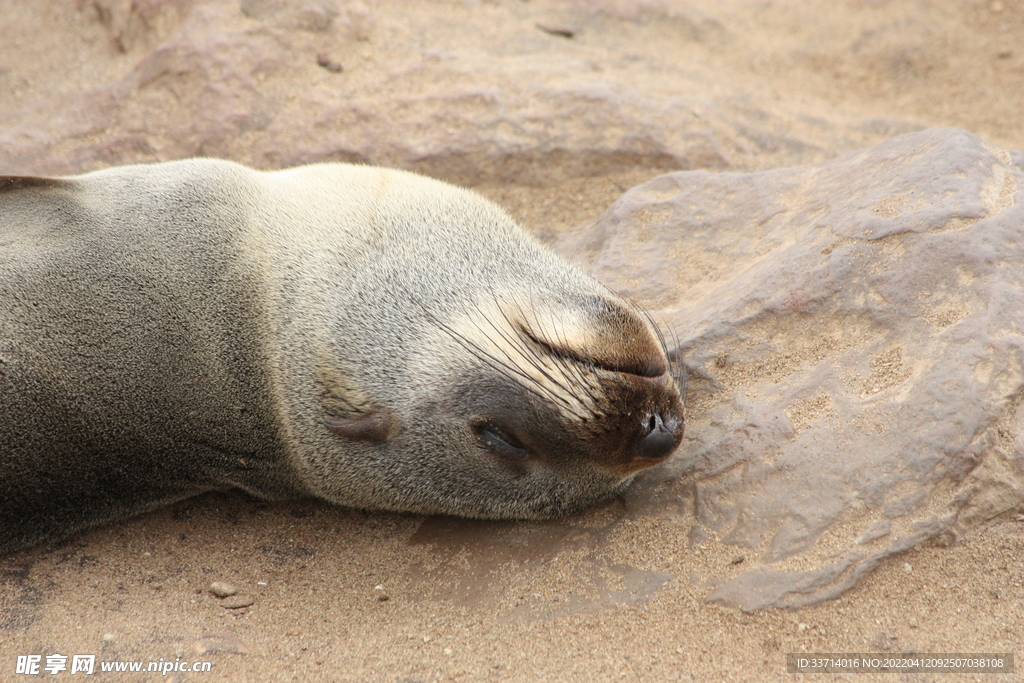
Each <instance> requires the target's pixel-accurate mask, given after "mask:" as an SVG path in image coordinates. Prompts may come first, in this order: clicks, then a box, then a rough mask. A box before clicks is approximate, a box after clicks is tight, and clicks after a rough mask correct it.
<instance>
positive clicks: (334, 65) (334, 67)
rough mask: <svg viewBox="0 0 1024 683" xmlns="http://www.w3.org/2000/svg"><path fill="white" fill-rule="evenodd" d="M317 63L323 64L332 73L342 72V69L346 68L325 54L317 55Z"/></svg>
mask: <svg viewBox="0 0 1024 683" xmlns="http://www.w3.org/2000/svg"><path fill="white" fill-rule="evenodd" d="M316 63H317V64H318V65H320V66H322V67H323V68H325V69H327V70H328V71H330V72H331V73H335V74H338V73H341V72H342V71H344V70H345V68H344V67H343V66H342V65H341V64H340V63H338V62H336V61H334V60H333V59H331V58H330V57H328V56H327V55H323V54H321V55H317V56H316Z"/></svg>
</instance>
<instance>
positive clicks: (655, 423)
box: [640, 413, 676, 460]
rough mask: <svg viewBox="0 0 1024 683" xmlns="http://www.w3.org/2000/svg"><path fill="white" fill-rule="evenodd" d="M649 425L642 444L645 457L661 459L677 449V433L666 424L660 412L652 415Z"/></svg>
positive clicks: (641, 449)
mask: <svg viewBox="0 0 1024 683" xmlns="http://www.w3.org/2000/svg"><path fill="white" fill-rule="evenodd" d="M647 427H648V432H647V436H645V437H644V440H643V442H641V444H640V454H641V455H642V456H643V457H645V458H651V459H652V460H660V459H661V458H664V457H666V456H668V455H670V454H671V453H672V451H674V450H675V449H676V435H675V434H673V433H672V432H671V430H669V428H668V427H666V426H665V422H664V421H663V420H662V419H661V415H660V414H659V413H654V414H652V415H651V419H650V422H648V423H647Z"/></svg>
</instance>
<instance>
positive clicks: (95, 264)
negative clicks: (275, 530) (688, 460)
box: [0, 159, 683, 552]
mask: <svg viewBox="0 0 1024 683" xmlns="http://www.w3.org/2000/svg"><path fill="white" fill-rule="evenodd" d="M0 410H2V414H3V417H2V419H0V552H8V551H11V550H14V549H17V548H19V547H24V546H27V545H30V544H32V543H36V542H40V541H44V540H52V539H56V538H60V537H62V536H65V535H67V534H70V533H73V532H75V531H78V530H80V529H83V528H86V527H89V526H92V525H96V524H100V523H103V522H106V521H109V520H113V519H117V518H121V517H125V516H129V515H133V514H137V513H140V512H143V511H146V510H150V509H153V508H156V507H159V506H161V505H164V504H167V503H169V502H172V501H175V500H179V499H182V498H185V497H188V496H191V495H195V494H198V493H201V492H203V491H208V490H213V489H224V488H231V487H238V488H242V489H244V490H246V491H248V492H250V493H252V494H253V495H255V496H258V497H261V498H266V499H278V500H279V499H286V498H294V497H302V496H315V497H319V498H322V499H325V500H327V501H330V502H333V503H337V504H341V505H348V506H355V507H361V508H367V509H387V510H402V511H412V512H421V513H445V514H454V515H464V516H472V517H485V518H541V517H548V516H552V515H557V514H560V513H564V512H568V511H571V510H575V509H579V508H581V507H584V506H586V505H589V504H591V503H593V502H595V501H598V500H600V499H602V498H604V497H607V496H609V495H612V494H613V493H614V492H616V491H617V490H619V489H621V488H622V486H624V485H625V484H626V483H627V482H628V481H629V479H630V478H631V477H632V476H633V475H634V474H635V473H636V472H637V471H639V470H640V469H642V468H644V467H647V466H649V465H652V464H654V463H656V462H660V461H661V460H663V459H664V458H666V457H668V455H670V454H671V452H672V451H674V450H675V448H676V447H677V446H678V444H679V442H680V440H681V438H682V429H683V414H682V403H681V399H680V395H679V390H678V387H677V385H676V382H675V381H674V380H673V375H672V372H671V371H670V367H669V363H668V361H667V358H666V354H665V351H664V345H663V344H662V343H661V342H660V338H659V337H658V335H657V330H656V329H655V328H654V327H653V326H652V325H651V324H650V323H649V321H648V320H647V319H646V318H645V316H644V315H643V314H642V313H641V312H640V311H638V310H637V309H636V308H635V306H633V305H632V304H630V303H628V302H625V301H623V300H621V299H619V298H618V297H616V296H615V295H613V294H612V293H610V292H609V291H607V290H606V289H605V288H604V287H602V286H601V285H600V284H598V283H597V282H595V281H594V280H592V279H591V278H589V277H587V276H586V275H584V274H583V273H581V272H579V271H578V270H576V269H575V268H573V267H572V266H570V265H568V264H566V263H564V262H563V261H561V260H560V259H558V258H557V257H556V256H554V255H553V254H551V253H549V252H548V251H547V250H545V249H544V248H542V247H541V246H540V245H539V244H537V243H536V242H535V241H534V240H533V239H532V238H530V237H529V236H527V235H526V234H525V233H524V232H523V231H522V230H521V229H520V228H518V226H516V225H515V223H514V222H513V221H512V220H511V219H510V218H509V217H508V216H507V215H506V214H505V213H504V212H503V211H501V210H500V209H499V208H497V207H496V206H494V205H493V204H491V203H490V202H487V201H486V200H484V199H482V198H480V197H479V196H477V195H475V194H473V193H471V192H469V191H465V190H461V189H458V188H455V187H453V186H450V185H447V184H445V183H441V182H439V181H434V180H429V179H426V178H422V177H420V176H416V175H413V174H410V173H405V172H400V171H393V170H386V169H379V168H371V167H363V166H350V165H342V164H326V165H316V166H308V167H302V168H297V169H291V170H286V171H278V172H270V173H265V172H258V171H253V170H250V169H247V168H245V167H242V166H239V165H237V164H233V163H230V162H224V161H215V160H209V159H197V160H188V161H180V162H171V163H166V164H155V165H145V166H128V167H121V168H114V169H109V170H106V171H100V172H96V173H91V174H88V175H83V176H76V177H71V178H57V179H51V178H33V177H2V178H0Z"/></svg>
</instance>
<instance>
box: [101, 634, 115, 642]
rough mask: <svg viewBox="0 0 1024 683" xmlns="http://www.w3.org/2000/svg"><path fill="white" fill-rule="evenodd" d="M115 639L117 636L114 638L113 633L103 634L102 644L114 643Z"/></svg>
mask: <svg viewBox="0 0 1024 683" xmlns="http://www.w3.org/2000/svg"><path fill="white" fill-rule="evenodd" d="M116 637H117V636H115V635H114V634H113V633H104V634H103V642H104V643H112V642H114V638H116Z"/></svg>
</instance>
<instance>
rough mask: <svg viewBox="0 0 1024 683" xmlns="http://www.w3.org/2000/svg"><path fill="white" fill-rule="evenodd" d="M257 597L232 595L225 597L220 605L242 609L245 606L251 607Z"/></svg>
mask: <svg viewBox="0 0 1024 683" xmlns="http://www.w3.org/2000/svg"><path fill="white" fill-rule="evenodd" d="M254 602H256V598H254V597H252V596H251V595H232V596H230V597H228V598H225V599H224V602H222V603H220V606H221V607H223V608H224V609H241V608H243V607H250V606H251V605H252V604H253V603H254Z"/></svg>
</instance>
